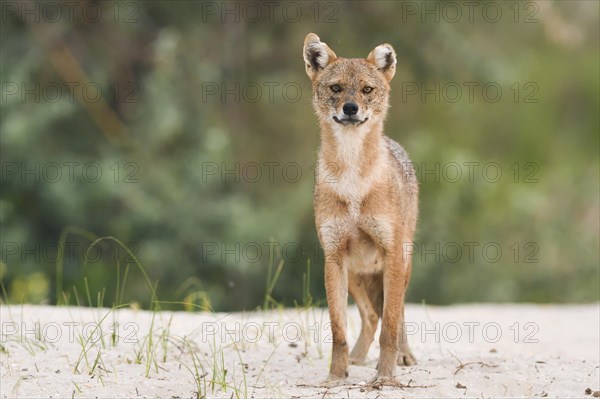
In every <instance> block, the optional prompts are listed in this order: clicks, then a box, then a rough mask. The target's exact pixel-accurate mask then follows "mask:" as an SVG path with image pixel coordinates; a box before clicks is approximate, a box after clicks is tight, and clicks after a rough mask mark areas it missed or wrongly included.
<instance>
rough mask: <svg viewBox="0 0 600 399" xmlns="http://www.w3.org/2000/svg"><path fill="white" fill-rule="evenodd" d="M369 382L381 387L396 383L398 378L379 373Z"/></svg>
mask: <svg viewBox="0 0 600 399" xmlns="http://www.w3.org/2000/svg"><path fill="white" fill-rule="evenodd" d="M369 384H371V385H372V386H375V387H380V386H382V385H395V384H396V380H394V377H390V376H382V375H379V373H377V374H376V375H375V377H373V378H371V379H370V380H369Z"/></svg>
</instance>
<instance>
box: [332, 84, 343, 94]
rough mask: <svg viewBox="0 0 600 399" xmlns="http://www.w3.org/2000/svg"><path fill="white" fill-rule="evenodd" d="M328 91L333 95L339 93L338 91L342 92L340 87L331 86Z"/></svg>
mask: <svg viewBox="0 0 600 399" xmlns="http://www.w3.org/2000/svg"><path fill="white" fill-rule="evenodd" d="M330 89H331V91H332V92H334V93H339V92H340V91H342V88H341V87H340V85H333V86H331V87H330Z"/></svg>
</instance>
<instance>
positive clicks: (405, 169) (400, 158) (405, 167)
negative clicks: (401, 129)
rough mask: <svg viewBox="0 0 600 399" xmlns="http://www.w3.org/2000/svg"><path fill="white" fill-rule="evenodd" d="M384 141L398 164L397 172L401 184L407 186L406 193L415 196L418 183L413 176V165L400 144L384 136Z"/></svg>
mask: <svg viewBox="0 0 600 399" xmlns="http://www.w3.org/2000/svg"><path fill="white" fill-rule="evenodd" d="M384 139H385V142H386V144H387V148H388V150H389V151H390V153H391V154H392V155H393V156H394V158H395V159H396V162H397V163H398V171H399V172H400V178H401V179H402V183H404V184H406V185H407V186H408V191H409V193H410V194H411V195H412V194H415V193H416V192H417V190H418V182H417V177H416V175H415V168H414V165H413V163H412V162H411V160H410V158H409V157H408V153H407V152H406V150H405V149H404V148H403V147H402V146H401V145H400V144H398V143H397V142H395V141H394V140H392V139H391V138H389V137H387V136H385V137H384Z"/></svg>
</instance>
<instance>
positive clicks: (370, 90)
mask: <svg viewBox="0 0 600 399" xmlns="http://www.w3.org/2000/svg"><path fill="white" fill-rule="evenodd" d="M372 91H373V88H372V87H370V86H365V87H363V93H367V94H369V93H370V92H372Z"/></svg>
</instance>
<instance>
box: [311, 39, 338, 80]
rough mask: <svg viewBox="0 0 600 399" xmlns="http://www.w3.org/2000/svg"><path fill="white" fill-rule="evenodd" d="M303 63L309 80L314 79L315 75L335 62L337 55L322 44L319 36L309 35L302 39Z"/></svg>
mask: <svg viewBox="0 0 600 399" xmlns="http://www.w3.org/2000/svg"><path fill="white" fill-rule="evenodd" d="M303 53H304V63H305V64H306V74H307V75H308V77H309V78H310V79H311V80H314V79H315V76H316V75H317V73H318V72H319V71H320V70H322V69H323V68H325V67H326V66H327V65H329V64H331V63H332V62H333V61H335V60H336V58H337V55H335V53H334V52H333V50H332V49H330V48H329V46H328V45H326V44H325V43H323V42H322V41H321V39H319V36H317V35H315V34H314V33H309V34H308V35H306V38H305V39H304V52H303Z"/></svg>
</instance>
